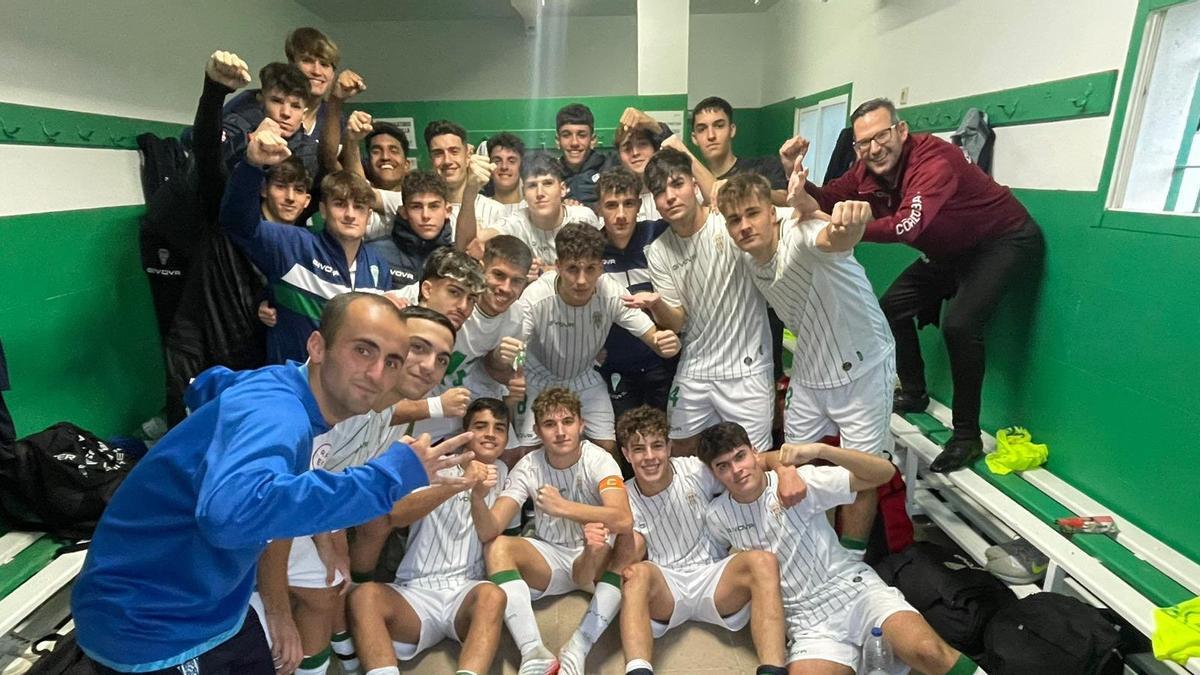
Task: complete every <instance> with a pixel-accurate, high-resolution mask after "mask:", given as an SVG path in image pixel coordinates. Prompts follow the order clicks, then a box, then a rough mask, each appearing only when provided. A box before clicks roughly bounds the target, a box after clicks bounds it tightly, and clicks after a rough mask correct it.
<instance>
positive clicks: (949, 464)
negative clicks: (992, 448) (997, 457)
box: [929, 437, 983, 473]
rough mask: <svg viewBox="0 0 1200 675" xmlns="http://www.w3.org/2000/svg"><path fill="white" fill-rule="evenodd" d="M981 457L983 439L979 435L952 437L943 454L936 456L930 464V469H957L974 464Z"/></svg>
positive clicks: (937, 470)
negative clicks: (974, 436)
mask: <svg viewBox="0 0 1200 675" xmlns="http://www.w3.org/2000/svg"><path fill="white" fill-rule="evenodd" d="M980 457H983V441H982V440H980V439H979V438H978V437H976V438H951V439H950V441H949V442H947V443H946V449H945V450H942V454H940V455H938V456H937V457H935V458H934V460H933V462H932V463H931V464H930V465H929V470H930V471H933V472H934V473H949V472H951V471H957V470H959V469H961V468H963V467H964V466H969V465H971V464H974V463H975V460H977V459H979V458H980Z"/></svg>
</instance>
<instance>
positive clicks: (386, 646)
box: [350, 398, 508, 675]
mask: <svg viewBox="0 0 1200 675" xmlns="http://www.w3.org/2000/svg"><path fill="white" fill-rule="evenodd" d="M463 429H464V430H465V431H470V432H472V433H473V434H474V436H473V438H472V439H471V442H470V444H469V445H468V446H467V448H468V449H469V450H472V451H474V452H475V458H476V461H474V462H472V463H471V465H470V468H469V469H468V470H467V471H468V475H469V477H471V478H473V479H475V480H476V482H475V484H474V487H472V488H471V489H470V492H469V494H468V493H462V494H459V493H457V492H454V491H451V490H450V489H439V488H430V489H428V490H423V491H419V492H415V493H413V495H412V498H411V499H407V500H404V501H402V502H398V503H397V505H396V507H395V508H394V509H393V510H392V514H391V521H392V522H391V524H392V526H394V527H406V526H410V530H409V538H408V542H409V545H408V552H407V553H406V554H405V556H404V560H403V561H401V563H400V567H399V568H398V569H397V570H396V581H395V583H391V584H384V583H376V582H370V583H364V584H362V585H360V586H358V587H357V588H356V589H355V590H354V592H353V593H352V594H351V595H350V622H351V627H352V630H353V633H354V640H355V644H356V646H357V649H358V656H359V658H360V659H361V661H362V665H363V668H364V669H365V670H366V671H367V675H398V674H399V672H400V671H399V669H398V668H397V667H396V659H397V658H399V659H400V660H402V661H408V660H411V659H413V658H414V657H416V656H417V655H418V654H420V653H421V652H423V651H425V650H426V649H428V648H430V647H432V646H434V645H436V644H437V643H439V642H441V641H442V640H443V639H445V638H452V639H454V640H457V641H459V642H461V643H462V645H463V648H462V653H461V654H460V655H459V660H458V672H459V673H460V674H461V673H486V672H488V670H489V669H490V668H491V665H492V659H493V658H494V657H495V655H496V646H497V645H498V644H499V642H500V624H501V620H502V619H503V617H504V604H505V597H504V592H503V591H501V590H500V589H499V588H497V587H496V586H495V585H494V584H492V583H490V582H488V581H484V580H483V579H484V565H483V543H482V541H481V540H480V538H479V535H478V534H477V531H476V527H475V522H476V520H475V519H476V518H477V517H479V514H480V513H482V514H483V517H485V518H489V519H490V517H491V514H490V513H489V511H488V509H489V507H490V506H491V505H492V504H493V503H494V502H495V500H496V496H497V494H498V493H499V491H500V488H499V487H498V486H499V485H500V484H501V483H502V481H503V478H504V475H505V474H506V473H507V471H508V469H507V467H505V466H504V464H503V463H499V462H496V458H497V457H499V456H500V453H501V452H502V451H503V450H504V446H505V444H506V443H507V441H508V409H507V408H506V407H505V405H504V403H502V402H501V401H498V400H496V399H489V398H482V399H478V400H476V401H474V402H472V403H471V405H470V406H469V407H468V408H467V412H466V414H465V415H464V416H463ZM457 471H460V472H461V471H462V469H458V470H457Z"/></svg>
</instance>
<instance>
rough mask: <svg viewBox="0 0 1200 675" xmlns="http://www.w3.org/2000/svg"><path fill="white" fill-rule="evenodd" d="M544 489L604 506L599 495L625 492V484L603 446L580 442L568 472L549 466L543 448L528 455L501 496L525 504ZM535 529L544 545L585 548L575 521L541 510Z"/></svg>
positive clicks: (572, 498) (511, 476)
mask: <svg viewBox="0 0 1200 675" xmlns="http://www.w3.org/2000/svg"><path fill="white" fill-rule="evenodd" d="M531 414H532V413H531ZM543 485H553V486H554V487H556V488H558V491H559V493H561V494H562V496H563V497H564V498H566V499H569V500H570V501H573V502H576V503H579V504H588V505H591V506H603V504H604V503H603V502H602V501H600V493H601V492H604V491H606V490H623V489H624V485H625V482H624V481H622V480H621V467H619V466H617V460H615V459H613V458H612V455H610V454H608V453H607V452H605V451H604V450H603V449H602V448H601V447H600V446H598V445H595V444H593V443H591V442H589V441H586V440H585V441H581V447H580V456H579V461H577V462H575V463H574V464H572V465H571V466H569V467H567V468H566V469H555V468H554V467H552V466H550V462H548V461H547V460H546V451H545V450H544V449H542V448H538V449H537V450H534V451H533V452H531V453H529V454H528V455H525V456H524V457H522V458H521V459H520V461H518V462H517V465H516V466H514V467H513V470H512V473H510V474H508V481H507V482H506V483H505V484H504V491H503V492H501V493H500V496H501V497H508V498H509V499H512V500H513V501H515V502H516V503H517V504H524V503H525V501H526V500H528V499H533V498H534V497H535V496H536V495H537V492H538V488H540V487H542V486H543ZM535 503H536V502H535ZM533 526H534V534H535V536H537V538H538V539H541V540H542V541H545V542H549V543H551V544H555V545H558V546H563V547H567V548H579V547H581V546H583V526H582V525H580V524H579V523H576V522H574V521H572V520H568V519H566V518H559V517H554V516H549V515H547V514H546V512H544V511H542V510H541V509H540V508H535V510H534V513H533Z"/></svg>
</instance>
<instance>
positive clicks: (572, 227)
mask: <svg viewBox="0 0 1200 675" xmlns="http://www.w3.org/2000/svg"><path fill="white" fill-rule="evenodd" d="M607 243H608V241H607V240H606V239H605V238H604V235H603V234H602V233H601V232H600V230H597V229H596V228H594V227H592V226H591V225H589V224H587V223H567V224H566V225H564V226H563V228H562V229H561V230H559V231H558V234H556V235H555V236H554V250H555V251H557V252H558V264H559V265H562V264H563V263H565V262H566V261H568V260H603V259H604V247H605V245H606V244H607Z"/></svg>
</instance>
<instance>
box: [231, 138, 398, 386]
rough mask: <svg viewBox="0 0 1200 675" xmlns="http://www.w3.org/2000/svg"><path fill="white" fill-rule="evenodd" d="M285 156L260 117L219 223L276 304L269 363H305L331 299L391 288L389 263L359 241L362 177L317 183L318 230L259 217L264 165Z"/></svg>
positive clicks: (367, 191)
mask: <svg viewBox="0 0 1200 675" xmlns="http://www.w3.org/2000/svg"><path fill="white" fill-rule="evenodd" d="M263 141H267V142H266V143H264V142H263ZM268 148H269V149H268ZM289 154H290V151H289V150H288V147H287V143H286V141H284V140H283V138H282V137H281V136H280V134H279V128H278V125H276V124H275V122H274V120H272V119H270V118H267V119H265V120H263V122H262V124H261V125H259V127H258V130H257V131H256V132H255V134H254V137H253V139H252V140H251V141H250V143H249V145H247V146H246V158H245V159H244V160H242V162H240V163H239V164H238V165H237V167H236V168H234V170H233V174H232V175H230V176H229V184H228V185H227V186H226V187H225V196H224V197H223V198H222V200H221V212H220V220H221V227H222V228H223V229H224V231H225V234H227V235H228V236H229V238H230V240H232V241H233V243H234V244H235V245H237V246H238V247H239V248H240V249H242V250H243V251H245V253H246V255H247V256H248V257H249V258H250V260H251V261H252V262H253V263H254V265H255V266H256V267H258V269H259V270H260V271H262V273H263V275H265V276H266V277H267V281H268V283H269V284H270V286H271V291H272V295H273V296H274V299H275V302H276V303H277V304H276V307H277V309H278V312H279V313H278V318H277V321H276V324H275V326H274V327H272V328H271V329H270V330H268V331H267V361H268V363H284V362H285V361H287V360H289V359H290V360H293V361H303V360H304V358H305V342H306V341H307V340H308V336H309V334H311V333H312V332H313V330H314V329H316V327H317V319H318V317H320V316H321V308H322V307H323V306H324V304H325V302H327V301H328V300H329V299H330V298H332V297H334V296H335V295H339V294H341V293H345V292H347V291H355V290H357V291H369V292H382V291H386V290H388V289H389V288H391V280H390V278H389V276H390V275H389V271H388V266H387V262H385V261H384V260H383V258H381V257H380V256H379V254H377V253H376V252H375V251H373V250H371V249H370V248H369V247H367V246H364V245H363V239H364V237H365V236H366V233H367V216H368V214H369V213H370V209H371V204H372V203H374V200H375V192H374V190H373V189H372V188H371V184H370V183H368V182H367V180H366V179H365V178H363V177H362V176H359V175H356V174H353V173H350V172H349V171H335V172H333V173H331V174H329V175H327V176H325V178H324V180H322V181H321V215H322V216H323V217H324V218H325V229H324V231H322V232H321V233H320V234H314V233H312V232H309V231H308V230H306V229H304V228H301V227H295V226H293V225H282V224H280V223H272V222H270V221H267V220H263V219H262V210H261V206H260V205H261V196H260V193H259V190H260V188H261V187H262V183H263V180H264V179H265V178H266V170H267V169H268V168H270V167H271V166H274V165H275V164H278V163H279V162H282V161H283V160H284V159H286V158H287V157H288V155H289Z"/></svg>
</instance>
